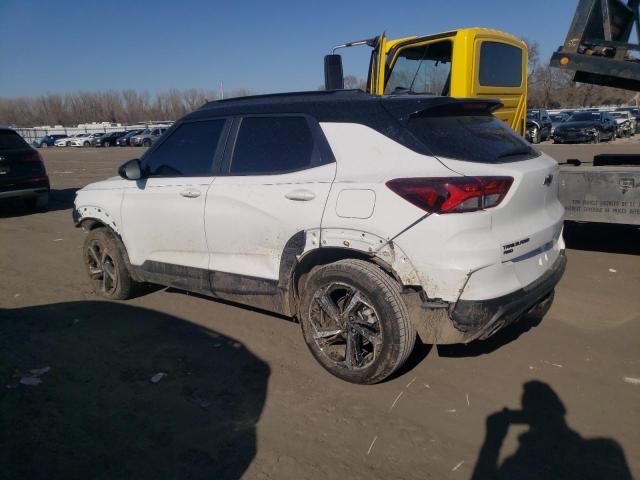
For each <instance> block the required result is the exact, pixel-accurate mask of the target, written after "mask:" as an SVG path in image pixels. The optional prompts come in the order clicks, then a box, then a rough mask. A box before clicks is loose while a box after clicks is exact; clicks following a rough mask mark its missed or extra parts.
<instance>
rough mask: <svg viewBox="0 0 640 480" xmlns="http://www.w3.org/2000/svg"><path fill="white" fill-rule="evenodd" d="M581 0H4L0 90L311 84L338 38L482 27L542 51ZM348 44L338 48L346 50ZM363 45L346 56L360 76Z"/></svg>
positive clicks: (0, 6) (559, 38) (0, 2)
mask: <svg viewBox="0 0 640 480" xmlns="http://www.w3.org/2000/svg"><path fill="white" fill-rule="evenodd" d="M577 3H578V0H527V1H525V0H486V1H483V0H421V1H418V0H405V1H398V0H395V1H387V2H376V1H368V2H364V1H357V0H353V1H348V0H347V1H342V2H334V1H330V0H324V1H313V2H305V1H303V0H297V1H296V0H289V1H280V0H237V1H227V0H197V1H196V0H194V1H190V0H169V1H165V0H130V1H120V0H106V1H100V2H97V1H91V0H88V1H68V0H41V1H34V0H0V32H1V34H2V41H0V96H5V97H16V96H30V95H39V94H45V93H66V92H75V91H95V90H108V89H115V90H120V89H124V88H134V89H139V90H148V91H150V92H157V91H161V90H166V89H169V88H172V87H176V88H188V87H196V88H207V89H217V86H218V84H219V83H220V82H221V81H223V82H224V86H225V89H227V90H230V89H236V88H248V89H250V90H251V91H253V92H256V93H268V92H276V91H287V90H309V89H311V90H315V89H316V88H317V87H318V86H319V85H321V84H322V83H323V73H322V57H323V55H325V54H326V53H328V51H329V50H330V48H331V47H332V46H334V45H336V44H339V43H341V42H346V41H350V40H357V39H361V38H369V37H372V36H375V35H377V34H378V33H380V32H381V31H383V30H386V31H387V32H388V34H389V35H390V36H391V37H399V36H405V35H414V34H428V33H436V32H439V31H444V30H450V29H454V28H460V27H469V26H485V27H492V28H497V29H500V30H504V31H506V32H510V33H513V34H515V35H518V36H520V37H526V38H528V39H530V40H535V41H537V42H538V43H539V44H540V46H541V54H542V56H543V58H544V60H546V59H547V58H548V57H550V55H551V53H552V51H553V50H555V48H556V47H557V46H559V45H560V44H561V43H562V42H563V41H564V36H565V34H566V31H567V29H568V28H569V24H570V22H571V19H572V17H573V12H574V10H575V7H576V5H577ZM343 52H345V51H343ZM368 55H369V51H368V50H367V49H366V48H365V47H360V49H351V51H349V52H345V53H344V57H345V58H344V61H345V73H347V74H349V73H351V74H356V75H358V76H361V77H366V67H367V63H368Z"/></svg>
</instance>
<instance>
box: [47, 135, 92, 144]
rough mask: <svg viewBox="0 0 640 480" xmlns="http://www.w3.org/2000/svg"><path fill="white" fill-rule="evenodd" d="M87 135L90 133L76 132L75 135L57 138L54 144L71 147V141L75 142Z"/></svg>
mask: <svg viewBox="0 0 640 480" xmlns="http://www.w3.org/2000/svg"><path fill="white" fill-rule="evenodd" d="M87 135H89V134H88V133H76V134H75V135H71V136H69V137H64V138H59V139H58V140H56V141H55V142H54V145H55V146H56V147H70V146H71V142H73V141H74V140H76V139H77V138H80V137H86V136H87Z"/></svg>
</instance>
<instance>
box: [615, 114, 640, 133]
mask: <svg viewBox="0 0 640 480" xmlns="http://www.w3.org/2000/svg"><path fill="white" fill-rule="evenodd" d="M610 115H611V116H612V117H613V118H614V119H615V121H616V123H617V124H618V132H617V135H618V136H619V137H632V136H634V135H635V134H636V117H634V116H633V114H632V113H631V112H630V111H628V110H627V111H616V112H610Z"/></svg>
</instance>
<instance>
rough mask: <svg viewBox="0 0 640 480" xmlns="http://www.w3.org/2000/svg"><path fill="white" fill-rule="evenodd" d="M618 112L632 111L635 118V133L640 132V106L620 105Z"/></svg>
mask: <svg viewBox="0 0 640 480" xmlns="http://www.w3.org/2000/svg"><path fill="white" fill-rule="evenodd" d="M616 111H618V112H631V115H632V116H633V118H634V119H635V127H636V130H635V133H640V107H620V108H618V109H616Z"/></svg>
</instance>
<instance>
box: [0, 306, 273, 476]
mask: <svg viewBox="0 0 640 480" xmlns="http://www.w3.org/2000/svg"><path fill="white" fill-rule="evenodd" d="M34 372H35V373H34ZM269 376H270V368H269V366H268V365H267V364H266V363H265V362H264V361H263V360H261V359H260V358H258V357H257V356H256V355H254V354H253V353H252V352H251V351H250V350H249V349H247V348H246V347H245V346H244V345H243V344H242V343H240V342H239V341H238V340H236V339H234V338H232V337H229V336H227V335H223V334H222V333H220V332H217V331H214V330H213V329H211V328H207V327H205V326H201V325H197V324H194V323H192V322H190V321H188V320H185V319H182V318H179V317H176V316H174V315H169V314H166V313H162V312H158V311H153V310H149V309H146V308H142V307H137V306H133V305H131V304H125V303H115V302H106V301H76V302H64V303H57V304H48V305H39V306H29V307H23V308H13V309H3V308H1V307H0V381H1V382H2V383H1V384H0V465H1V467H0V472H1V473H0V478H3V479H5V478H6V479H12V480H13V479H16V480H18V479H20V480H23V479H45V478H46V479H64V480H74V479H78V480H80V479H82V480H84V479H89V478H94V479H98V478H100V479H112V478H113V479H129V478H130V479H137V480H142V479H149V480H160V479H165V478H166V479H176V478H180V479H183V478H184V479H187V478H188V479H203V480H211V479H230V480H235V479H239V478H241V477H242V476H243V475H245V473H246V471H247V469H248V468H249V466H250V465H251V464H252V462H253V460H254V458H255V455H256V452H257V443H256V442H257V440H256V428H257V423H258V421H259V419H260V416H261V414H262V410H263V408H264V404H265V401H266V398H267V386H268V381H269ZM24 382H26V383H24Z"/></svg>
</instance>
